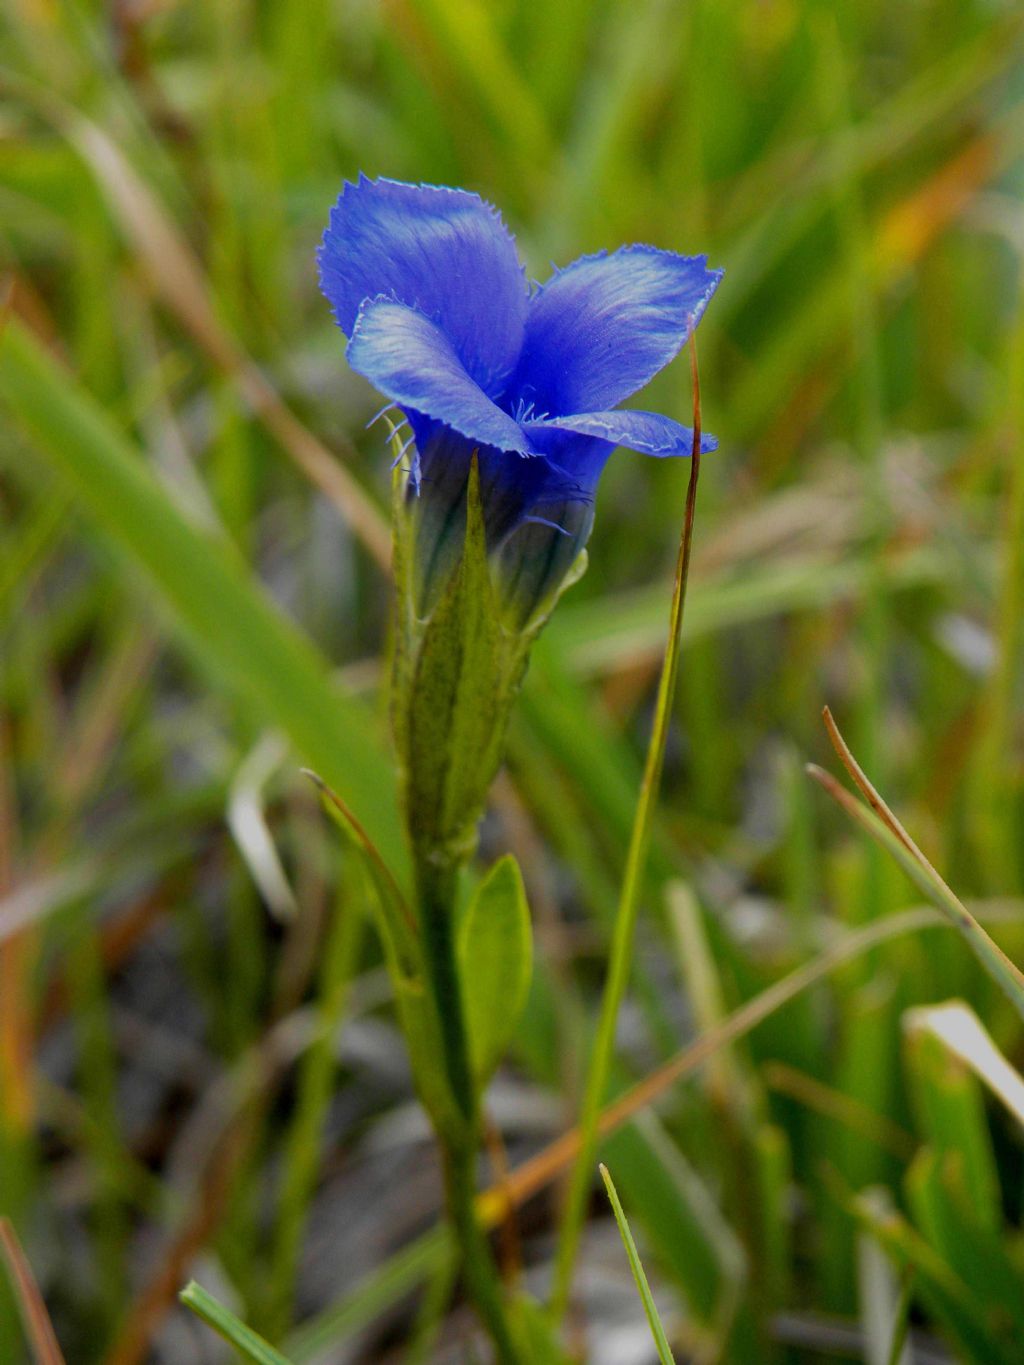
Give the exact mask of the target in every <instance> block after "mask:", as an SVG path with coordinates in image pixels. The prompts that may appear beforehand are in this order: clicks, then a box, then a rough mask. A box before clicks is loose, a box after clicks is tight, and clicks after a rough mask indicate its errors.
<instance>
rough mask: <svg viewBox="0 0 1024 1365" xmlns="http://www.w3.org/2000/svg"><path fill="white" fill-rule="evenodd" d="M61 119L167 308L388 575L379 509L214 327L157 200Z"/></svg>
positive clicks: (71, 119) (90, 131)
mask: <svg viewBox="0 0 1024 1365" xmlns="http://www.w3.org/2000/svg"><path fill="white" fill-rule="evenodd" d="M51 114H52V111H51ZM59 122H60V124H61V126H62V127H63V128H64V130H65V132H66V134H67V136H68V137H69V139H70V140H71V142H72V143H73V144H74V146H75V147H76V148H77V149H78V151H79V152H80V154H81V155H82V157H83V158H84V159H85V161H86V163H87V164H88V166H89V168H90V169H91V171H92V172H93V174H94V175H95V177H96V179H97V180H98V181H99V183H100V186H101V188H102V189H103V191H104V192H105V194H106V196H107V198H108V200H109V202H110V204H111V207H112V208H113V210H114V213H115V215H116V217H117V220H118V222H119V223H120V225H121V228H122V230H123V232H124V234H125V236H126V237H127V238H128V240H129V242H130V243H131V245H132V247H133V248H134V250H135V251H136V252H137V254H138V256H139V258H140V260H141V261H142V262H143V264H144V265H145V267H146V271H147V273H148V275H149V276H150V277H151V279H152V282H153V285H154V287H155V288H156V289H157V291H158V293H159V294H160V296H161V298H162V299H163V301H164V303H165V305H166V306H167V307H168V308H169V309H170V310H171V312H173V313H174V314H176V316H177V317H178V319H179V320H180V321H181V322H182V323H183V324H184V326H185V327H186V328H187V329H188V330H189V331H190V332H191V333H192V335H193V337H195V339H196V341H197V342H198V343H199V345H200V346H201V347H202V348H203V350H204V351H205V352H206V353H207V355H208V356H209V357H210V359H211V360H212V361H213V362H214V364H216V365H217V366H218V368H220V369H222V370H224V371H225V372H226V373H227V374H229V375H230V376H231V377H232V378H233V379H234V380H235V382H236V383H237V384H238V387H239V389H240V390H241V393H242V395H243V397H244V398H245V401H246V402H247V403H248V405H249V407H250V409H251V410H252V412H253V414H254V415H255V416H256V417H257V418H258V420H259V421H260V422H262V424H263V425H264V426H265V427H266V428H267V430H268V431H269V432H270V433H271V435H273V436H274V438H275V439H276V440H277V441H278V442H279V443H280V444H281V446H282V447H283V448H284V449H285V450H286V451H287V452H288V454H289V455H290V456H291V458H292V459H293V460H294V461H295V463H296V464H297V465H298V466H299V468H300V469H301V470H302V471H303V473H304V474H305V475H306V476H307V478H308V479H309V480H310V482H312V483H314V484H316V486H317V487H318V488H319V489H320V490H321V492H323V493H324V495H325V496H326V497H328V498H329V499H330V500H331V502H333V503H334V505H335V506H336V507H337V508H338V509H339V511H340V512H341V513H342V515H343V516H344V518H345V520H346V521H347V522H348V524H349V525H350V526H351V528H352V530H353V532H354V533H355V534H356V535H357V536H358V537H359V539H360V540H361V541H362V542H363V544H364V545H365V546H366V548H367V550H369V552H370V554H372V555H373V557H374V559H375V560H376V561H377V563H378V564H379V565H380V566H381V568H382V569H383V570H384V571H385V573H389V572H390V568H391V535H390V532H389V530H388V525H387V522H386V520H385V519H384V517H383V515H382V514H381V512H380V510H379V509H378V508H377V506H376V504H375V503H374V501H373V499H372V498H371V497H370V496H369V495H368V494H367V493H366V492H364V490H363V489H362V488H361V487H360V486H359V484H358V483H357V482H356V480H355V479H354V478H353V477H352V475H351V474H350V473H349V472H348V470H347V469H345V467H344V466H343V465H341V464H339V462H338V461H337V460H336V459H335V458H334V456H333V455H332V454H331V453H330V451H329V450H328V449H327V447H326V446H325V445H323V444H322V442H321V441H319V440H318V439H317V437H316V436H314V435H313V433H312V432H311V431H309V429H308V428H307V427H305V426H303V424H302V423H301V422H300V421H299V419H298V418H297V417H296V416H295V414H294V413H293V412H292V411H291V410H290V409H289V408H288V406H287V405H286V404H285V403H284V402H283V400H282V399H281V397H280V395H279V394H278V393H277V391H276V389H275V388H274V387H273V385H272V384H271V383H270V381H269V380H268V379H267V377H266V375H265V374H264V373H263V372H262V371H261V370H260V369H259V368H258V367H257V365H256V364H255V363H254V362H253V361H252V360H251V359H250V358H249V357H248V356H247V355H246V354H245V352H244V351H243V350H242V348H241V347H240V346H239V344H238V343H237V341H235V339H234V338H233V337H232V336H231V335H230V334H229V333H228V332H227V330H226V329H225V328H224V327H223V325H222V324H221V323H220V321H219V320H218V318H217V317H216V314H215V313H214V310H213V308H212V307H211V305H210V297H211V291H210V289H209V288H208V286H207V283H206V280H205V278H204V276H203V272H202V269H201V267H200V265H199V262H198V261H197V260H196V258H195V256H194V255H193V253H192V251H191V250H190V249H189V247H188V245H187V243H186V242H185V241H184V240H183V238H182V237H181V235H180V233H179V232H178V231H177V229H176V228H175V226H174V224H173V223H172V222H171V221H170V219H169V218H168V216H167V215H166V213H165V212H164V211H163V209H162V208H161V206H160V204H159V203H158V202H157V200H156V198H155V197H154V196H153V195H152V194H151V193H150V191H149V189H148V188H147V187H146V185H145V184H144V183H143V181H142V180H141V179H140V177H139V176H138V175H136V173H135V171H134V169H133V168H132V166H130V165H129V163H128V161H127V159H126V158H125V157H124V156H123V155H122V153H121V151H120V149H119V148H118V147H117V146H116V145H115V143H114V142H113V141H112V140H111V139H110V138H109V137H108V136H107V134H106V133H105V132H104V131H103V130H102V129H101V128H99V127H98V126H97V125H96V124H95V123H92V122H91V121H90V120H88V119H86V118H83V117H82V116H81V115H79V114H77V113H69V112H62V115H61V117H60V120H59Z"/></svg>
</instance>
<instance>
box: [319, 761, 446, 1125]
mask: <svg viewBox="0 0 1024 1365" xmlns="http://www.w3.org/2000/svg"><path fill="white" fill-rule="evenodd" d="M307 772H308V769H307ZM309 776H310V777H311V778H312V779H313V781H314V782H315V783H316V784H317V786H318V787H319V789H320V795H321V800H322V803H323V807H324V810H325V811H326V812H327V814H328V816H329V817H330V818H331V820H332V821H333V822H334V823H335V824H336V825H337V827H338V828H339V829H340V830H341V832H342V834H343V835H344V836H345V839H346V841H347V843H348V844H349V845H350V847H351V848H352V849H353V850H355V852H356V853H357V855H358V857H359V859H360V863H361V866H362V868H363V870H364V872H365V874H366V879H367V882H368V890H369V894H370V900H371V902H372V904H373V906H374V909H375V912H376V915H377V924H378V928H379V931H380V936H381V942H382V943H383V945H384V955H385V958H386V959H387V964H388V970H389V972H390V975H391V983H392V987H393V989H394V992H395V1002H396V1004H397V1006H398V1012H399V1015H400V1017H401V1022H402V1030H403V1032H404V1034H405V1039H406V1045H407V1046H408V1049H409V1058H410V1061H411V1062H412V1070H413V1076H414V1078H415V1081H416V1088H417V1090H418V1091H419V1095H420V1098H421V1099H422V1101H423V1103H424V1105H425V1106H426V1108H427V1110H428V1112H429V1113H430V1114H431V1115H432V1116H433V1118H434V1120H435V1122H437V1123H444V1124H447V1123H455V1122H457V1121H458V1113H457V1108H456V1105H455V1102H454V1099H453V1097H452V1093H451V1088H450V1086H449V1084H448V1080H447V1077H446V1075H445V1071H444V1067H443V1066H442V1065H441V1062H440V1058H441V1057H442V1055H443V1049H442V1046H441V1033H440V1026H439V1020H438V1015H437V1010H436V1008H435V1006H434V1003H433V1001H432V1000H431V999H430V997H429V995H428V994H427V992H426V990H425V989H424V984H423V983H424V980H425V978H426V971H425V964H424V959H423V953H422V949H421V944H420V939H419V930H418V927H417V925H416V922H415V920H414V919H413V917H412V912H411V910H410V909H409V906H408V904H407V903H406V900H405V897H404V896H403V895H402V890H401V888H400V887H399V885H398V883H397V882H396V881H395V879H394V877H393V876H392V874H391V871H390V869H389V868H388V866H387V864H386V863H385V862H384V859H383V858H382V857H381V854H380V852H379V850H378V849H377V847H376V846H375V844H374V843H373V841H372V840H371V839H370V837H369V836H368V835H367V833H366V831H365V830H364V829H363V827H362V825H361V824H360V823H359V821H358V820H357V819H356V818H355V816H354V815H353V813H352V811H350V810H349V808H348V807H347V806H346V805H345V803H344V801H342V800H341V798H340V797H339V796H338V794H337V792H335V791H332V790H331V788H330V787H328V786H327V784H326V783H325V782H323V781H322V780H321V779H320V778H319V777H317V775H316V774H315V773H312V772H309Z"/></svg>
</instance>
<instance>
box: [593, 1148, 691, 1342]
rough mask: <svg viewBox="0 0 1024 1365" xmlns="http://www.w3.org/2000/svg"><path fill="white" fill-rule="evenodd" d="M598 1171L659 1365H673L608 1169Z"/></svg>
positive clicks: (603, 1167)
mask: <svg viewBox="0 0 1024 1365" xmlns="http://www.w3.org/2000/svg"><path fill="white" fill-rule="evenodd" d="M600 1170H601V1179H602V1180H603V1181H604V1187H605V1189H606V1190H607V1191H608V1198H609V1199H610V1200H611V1205H612V1212H613V1213H614V1214H615V1221H616V1223H618V1225H619V1232H620V1234H621V1236H622V1242H623V1245H624V1246H625V1248H626V1255H627V1256H628V1257H629V1267H630V1269H631V1270H632V1272H633V1279H634V1280H635V1281H636V1287H637V1289H638V1290H639V1291H640V1297H641V1299H642V1300H643V1304H644V1312H645V1313H646V1314H647V1321H648V1322H649V1323H650V1327H651V1335H652V1336H653V1337H654V1344H655V1345H656V1346H657V1348H658V1359H659V1360H660V1361H661V1365H675V1356H673V1354H672V1349H671V1347H670V1346H669V1344H668V1339H667V1338H666V1336H665V1329H664V1328H663V1327H662V1325H661V1318H660V1317H659V1316H658V1310H657V1308H656V1307H655V1306H654V1297H653V1295H652V1294H651V1286H650V1285H649V1284H648V1283H647V1276H646V1275H645V1274H644V1268H643V1265H642V1264H641V1261H640V1253H639V1252H638V1251H637V1249H636V1243H635V1242H634V1241H633V1234H632V1233H631V1232H630V1230H629V1224H628V1223H627V1221H626V1215H625V1213H624V1212H623V1210H622V1205H621V1203H620V1202H619V1196H618V1194H617V1192H616V1189H615V1185H614V1184H613V1182H612V1178H611V1176H610V1175H609V1174H608V1167H607V1166H601V1168H600Z"/></svg>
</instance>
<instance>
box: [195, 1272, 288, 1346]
mask: <svg viewBox="0 0 1024 1365" xmlns="http://www.w3.org/2000/svg"><path fill="white" fill-rule="evenodd" d="M179 1297H180V1298H181V1301H182V1303H183V1304H184V1305H185V1307H186V1308H191V1310H192V1312H193V1313H195V1315H196V1316H197V1317H200V1318H202V1320H203V1321H204V1322H205V1323H207V1324H208V1325H209V1326H210V1327H212V1328H213V1330H214V1331H215V1332H216V1333H217V1334H218V1335H219V1336H222V1337H223V1338H224V1340H225V1341H227V1342H230V1343H231V1345H232V1346H233V1347H234V1348H235V1350H236V1351H237V1352H238V1353H239V1355H240V1356H242V1358H243V1359H244V1360H251V1361H254V1362H255V1365H289V1361H288V1357H287V1356H283V1355H282V1354H281V1352H280V1351H275V1350H274V1348H273V1346H271V1345H270V1343H269V1342H266V1341H264V1340H263V1338H262V1337H261V1336H259V1335H258V1334H257V1333H256V1332H254V1331H253V1330H252V1328H251V1327H246V1325H245V1323H244V1322H240V1321H239V1320H238V1318H236V1317H235V1315H234V1313H230V1312H229V1311H228V1310H227V1309H226V1308H225V1307H224V1305H223V1304H221V1303H218V1302H217V1300H216V1299H215V1298H214V1297H213V1295H212V1294H208V1293H207V1292H206V1290H205V1289H204V1288H203V1286H202V1285H201V1284H196V1282H195V1280H192V1282H191V1283H190V1284H188V1285H186V1286H185V1288H184V1289H183V1290H182V1291H181V1294H180V1296H179Z"/></svg>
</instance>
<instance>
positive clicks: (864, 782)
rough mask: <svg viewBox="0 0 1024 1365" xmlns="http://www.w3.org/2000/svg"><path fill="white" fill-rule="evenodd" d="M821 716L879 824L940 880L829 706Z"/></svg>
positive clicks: (841, 758)
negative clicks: (860, 759)
mask: <svg viewBox="0 0 1024 1365" xmlns="http://www.w3.org/2000/svg"><path fill="white" fill-rule="evenodd" d="M821 716H822V719H823V720H824V722H825V729H826V730H827V731H828V737H829V739H830V740H831V741H832V747H833V749H835V751H836V753H837V754H838V756H839V761H840V762H841V763H842V765H843V767H844V768H845V769H846V771H847V772H848V773H849V774H850V777H851V778H852V779H853V782H854V785H855V786H856V787H857V790H858V791H859V792H860V794H861V795H862V796H863V797H864V800H865V801H866V802H867V803H868V805H869V806H870V807H871V809H872V810H873V811H874V812H875V814H876V815H877V816H878V818H879V820H881V821H882V823H883V824H884V825H885V827H886V829H888V830H889V831H890V832H891V833H892V834H893V835H894V836H895V837H896V838H897V839H898V840H899V841H900V843H901V844H902V845H903V847H904V848H905V849H906V850H907V852H908V853H909V854H910V855H911V856H912V857H914V858H916V859H917V861H918V862H919V863H921V864H922V865H923V866H924V867H926V868H928V870H929V871H930V872H931V874H932V875H933V876H934V877H938V875H939V874H938V873H937V872H936V871H935V869H934V868H933V867H932V866H931V864H930V863H929V862H928V859H927V858H926V857H925V856H924V854H923V853H922V852H921V850H920V849H919V848H918V846H917V845H916V844H915V843H914V841H913V839H911V837H910V835H909V834H908V833H907V831H906V830H905V829H904V828H903V826H902V825H901V824H900V822H899V821H898V820H897V819H896V817H895V815H893V813H892V811H891V810H890V809H889V807H888V806H887V805H886V804H885V802H884V801H883V800H882V796H881V794H880V793H879V791H878V790H877V789H876V787H875V786H874V784H873V783H872V781H871V779H870V778H869V777H868V775H867V773H866V772H865V771H864V769H863V768H862V767H861V766H860V764H859V763H858V762H857V760H856V759H855V758H854V756H853V753H852V751H851V749H850V746H849V745H848V744H847V742H846V740H845V739H844V738H843V736H842V734H841V732H840V729H839V726H838V725H837V724H836V721H835V717H834V716H833V715H832V712H831V710H830V709H829V708H828V707H827V706H825V707H823V708H822V712H821ZM950 894H951V895H952V892H950Z"/></svg>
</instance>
